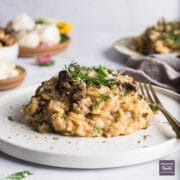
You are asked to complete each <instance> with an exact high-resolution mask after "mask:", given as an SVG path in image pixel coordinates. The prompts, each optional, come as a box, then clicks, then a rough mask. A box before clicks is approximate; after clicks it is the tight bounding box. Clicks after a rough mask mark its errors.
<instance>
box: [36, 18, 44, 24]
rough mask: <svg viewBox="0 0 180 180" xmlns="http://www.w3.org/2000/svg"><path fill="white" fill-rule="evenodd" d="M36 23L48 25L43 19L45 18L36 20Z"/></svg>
mask: <svg viewBox="0 0 180 180" xmlns="http://www.w3.org/2000/svg"><path fill="white" fill-rule="evenodd" d="M35 23H36V24H46V23H47V21H46V20H45V19H43V18H39V19H36V21H35Z"/></svg>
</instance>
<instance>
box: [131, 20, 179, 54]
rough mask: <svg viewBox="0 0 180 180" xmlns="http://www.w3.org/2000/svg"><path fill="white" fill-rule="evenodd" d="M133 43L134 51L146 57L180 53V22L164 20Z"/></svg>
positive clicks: (149, 28)
mask: <svg viewBox="0 0 180 180" xmlns="http://www.w3.org/2000/svg"><path fill="white" fill-rule="evenodd" d="M133 41H134V42H133V46H132V49H133V50H135V51H137V52H140V53H142V54H145V55H148V54H154V53H180V21H167V20H165V19H162V20H160V21H159V22H158V23H157V24H156V25H154V26H151V27H148V28H147V29H146V30H145V31H144V32H143V34H142V35H140V36H138V37H136V38H134V40H133Z"/></svg>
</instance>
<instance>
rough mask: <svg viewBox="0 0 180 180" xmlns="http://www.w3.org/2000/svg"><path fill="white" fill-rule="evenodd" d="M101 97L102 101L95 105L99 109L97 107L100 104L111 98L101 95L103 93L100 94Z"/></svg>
mask: <svg viewBox="0 0 180 180" xmlns="http://www.w3.org/2000/svg"><path fill="white" fill-rule="evenodd" d="M99 95H100V97H101V99H100V100H99V101H96V102H95V103H94V105H93V107H94V108H95V107H97V106H99V104H100V103H102V102H106V101H107V100H108V99H109V98H110V97H109V96H106V95H104V94H101V93H100V94H99Z"/></svg>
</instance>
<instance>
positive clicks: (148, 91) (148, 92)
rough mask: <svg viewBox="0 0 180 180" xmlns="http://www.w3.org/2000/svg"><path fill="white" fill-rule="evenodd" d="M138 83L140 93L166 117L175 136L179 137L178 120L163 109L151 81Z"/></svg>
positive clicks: (179, 123) (179, 126)
mask: <svg viewBox="0 0 180 180" xmlns="http://www.w3.org/2000/svg"><path fill="white" fill-rule="evenodd" d="M139 85H140V90H141V93H142V94H143V95H144V96H145V97H147V98H148V99H149V100H150V101H151V102H152V103H154V104H155V105H156V107H157V108H158V109H159V110H160V111H161V112H162V113H163V115H164V116H165V117H166V119H167V120H168V122H169V124H170V125H171V127H172V128H173V130H174V131H175V133H176V136H177V137H178V138H180V122H179V121H178V120H176V119H175V117H173V115H172V114H170V113H169V112H168V111H167V110H166V109H165V107H164V106H163V104H162V103H161V101H160V100H159V98H158V96H157V95H156V93H155V90H154V89H153V87H152V85H151V83H139Z"/></svg>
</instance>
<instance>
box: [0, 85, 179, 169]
mask: <svg viewBox="0 0 180 180" xmlns="http://www.w3.org/2000/svg"><path fill="white" fill-rule="evenodd" d="M38 85H39V84H36V85H32V86H27V87H24V88H20V89H17V90H16V91H20V92H21V91H23V90H25V89H27V88H36V87H37V86H38ZM154 87H155V88H156V89H158V90H160V92H162V93H168V94H170V95H171V96H170V97H172V96H173V97H172V98H174V99H175V100H177V101H179V100H180V95H179V94H177V93H175V92H172V91H171V90H167V89H164V88H161V87H157V86H154ZM11 94H14V91H13V92H10V93H7V94H5V95H4V96H2V97H0V100H1V99H4V98H6V97H7V96H9V95H11ZM177 143H180V140H179V139H177V138H176V137H173V138H170V139H168V140H166V141H164V142H162V143H160V144H155V145H151V146H148V147H143V148H139V149H132V150H128V151H119V152H105V153H98V154H86V153H85V154H72V153H66V154H65V153H57V152H53V151H45V150H39V149H35V150H34V149H33V148H31V147H28V148H27V147H23V146H22V145H19V144H15V142H14V141H13V142H9V141H6V140H5V139H2V138H1V137H0V144H2V145H3V148H0V150H1V151H2V152H4V153H6V154H8V155H10V156H13V154H12V153H8V152H6V151H4V150H3V149H5V148H4V146H12V149H17V150H18V149H20V151H25V152H27V153H28V152H30V153H33V151H34V153H37V154H42V155H46V156H47V155H49V156H51V155H52V156H53V157H54V156H58V157H59V158H79V157H81V158H95V157H99V158H103V157H104V156H108V157H111V156H112V157H114V156H115V155H117V156H123V155H124V156H125V155H128V154H132V155H133V154H136V153H140V154H141V153H143V152H144V153H146V152H156V151H157V149H158V148H160V147H161V146H163V147H164V146H166V147H168V149H172V150H173V151H170V152H169V154H170V153H171V152H176V151H178V150H180V146H178V147H177V146H176V145H177ZM17 150H16V151H17ZM166 155H167V154H166ZM34 156H35V155H34ZM163 156H164V155H161V157H163ZM16 157H17V156H16ZM108 157H107V158H108ZM17 158H19V159H23V160H26V161H30V162H35V163H37V164H44V165H50V166H57V167H71V168H84V169H92V168H93V167H79V166H75V165H73V166H64V165H62V164H61V165H59V166H58V165H57V164H56V163H55V164H56V165H55V164H53V163H50V164H47V163H46V162H44V161H43V160H42V161H41V162H39V161H38V162H37V161H35V160H32V161H31V160H30V159H28V158H21V157H20V156H18V157H17ZM49 158H50V157H49ZM158 158H160V157H158ZM158 158H156V159H158ZM152 160H155V158H154V159H152ZM147 161H149V160H146V161H144V162H147ZM139 163H141V162H139ZM139 163H133V164H139ZM120 166H121V165H120ZM108 167H118V165H114V166H113V165H110V166H109V165H100V167H95V168H108Z"/></svg>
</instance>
